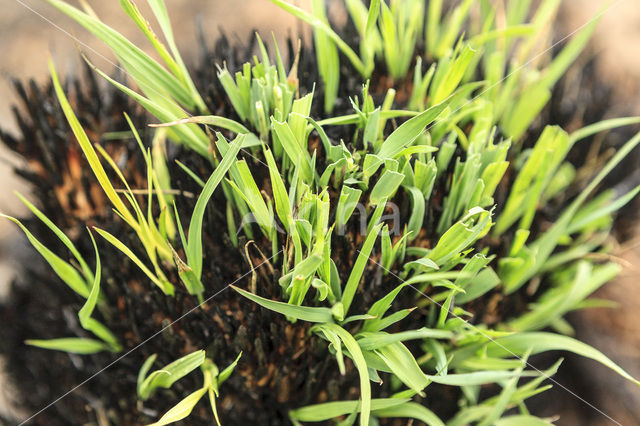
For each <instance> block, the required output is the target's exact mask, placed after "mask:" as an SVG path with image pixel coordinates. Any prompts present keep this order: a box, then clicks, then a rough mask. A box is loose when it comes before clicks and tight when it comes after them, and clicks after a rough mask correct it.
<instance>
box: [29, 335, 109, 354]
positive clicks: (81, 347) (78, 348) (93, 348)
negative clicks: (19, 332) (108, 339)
mask: <svg viewBox="0 0 640 426" xmlns="http://www.w3.org/2000/svg"><path fill="white" fill-rule="evenodd" d="M25 343H26V344H27V345H29V346H35V347H38V348H42V349H50V350H54V351H62V352H69V353H72V354H78V355H91V354H96V353H98V352H103V351H108V350H109V346H108V345H107V344H106V343H103V342H101V341H99V340H94V339H84V338H80V337H63V338H61V339H50V340H37V339H30V340H26V341H25Z"/></svg>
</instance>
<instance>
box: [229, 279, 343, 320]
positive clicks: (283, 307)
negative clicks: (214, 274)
mask: <svg viewBox="0 0 640 426" xmlns="http://www.w3.org/2000/svg"><path fill="white" fill-rule="evenodd" d="M231 288H232V289H234V290H235V291H237V292H238V293H240V294H241V295H242V296H244V297H246V298H247V299H249V300H251V301H252V302H255V303H257V304H258V305H260V306H262V307H264V308H267V309H269V310H271V311H274V312H278V313H279V314H282V315H286V316H287V317H290V318H295V319H299V320H302V321H309V322H319V323H326V322H330V321H333V315H332V314H331V309H329V308H324V307H309V306H297V305H290V304H288V303H283V302H277V301H275V300H269V299H265V298H264V297H260V296H257V295H255V294H253V293H250V292H248V291H245V290H243V289H241V288H238V287H236V286H233V285H232V286H231Z"/></svg>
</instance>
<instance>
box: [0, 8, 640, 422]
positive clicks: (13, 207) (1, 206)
mask: <svg viewBox="0 0 640 426" xmlns="http://www.w3.org/2000/svg"><path fill="white" fill-rule="evenodd" d="M86 1H87V3H88V4H89V5H90V6H91V7H92V8H93V9H94V10H95V12H96V13H97V14H98V16H100V17H101V19H103V20H104V21H105V22H107V23H108V24H109V25H111V26H113V27H114V28H116V29H117V30H118V31H120V32H121V33H122V34H124V35H125V36H126V37H127V38H129V39H130V40H131V41H133V42H134V43H135V44H136V45H139V46H147V40H146V39H145V38H144V36H143V35H142V33H140V31H139V30H138V28H137V27H135V26H133V25H131V24H130V22H129V21H128V19H126V16H125V15H124V13H123V12H122V11H121V9H120V6H119V4H118V2H117V1H116V0H110V1H105V0H101V1H96V0H86ZM327 1H332V2H341V1H340V0H327ZM507 1H509V0H507ZM511 1H518V0H511ZM294 2H295V3H297V4H298V5H300V6H301V7H307V6H308V3H309V1H308V0H297V1H294ZM138 3H140V4H139V5H138V6H139V7H140V8H141V9H142V12H143V15H146V16H149V15H151V14H150V13H147V10H146V9H145V7H144V6H146V4H144V3H146V2H142V1H140V2H138ZM166 3H167V6H168V9H169V12H170V16H171V18H172V22H173V25H174V31H175V35H176V39H177V42H178V45H179V47H180V49H181V52H182V53H183V57H184V58H185V61H186V62H187V64H189V62H193V61H194V60H195V58H196V57H197V45H196V29H195V28H196V22H198V23H199V25H201V26H202V28H203V30H204V33H205V35H206V39H207V41H208V42H209V43H213V41H214V40H215V38H216V37H217V36H218V35H219V34H220V33H221V30H222V31H224V33H226V34H227V35H228V36H229V37H230V38H232V39H233V38H238V39H240V40H243V41H246V40H247V39H248V38H249V37H250V36H251V34H252V30H257V31H259V32H260V33H261V34H262V35H265V36H266V35H268V34H270V32H271V31H274V32H275V33H276V34H277V35H278V37H279V38H284V37H285V36H286V35H288V34H296V33H298V32H300V31H308V29H307V28H304V27H302V26H301V25H300V24H299V23H298V22H297V21H296V20H295V19H293V18H292V17H291V16H290V15H288V14H286V13H285V12H283V11H281V10H280V9H279V8H277V7H276V6H275V5H273V4H272V3H271V2H269V1H268V0H168V1H167V2H166ZM602 3H603V2H601V1H596V0H564V1H563V6H562V9H561V13H560V16H559V19H558V22H557V24H556V25H557V28H556V29H555V32H556V35H557V37H558V38H560V37H563V36H564V35H566V34H569V33H571V32H572V31H574V30H575V29H577V28H579V27H580V26H582V25H583V24H584V23H586V22H587V21H589V19H590V18H591V17H593V16H594V15H595V14H597V12H598V10H599V8H600V7H601V4H602ZM0 11H1V12H0V52H1V53H0V127H2V128H3V129H5V130H16V128H17V126H16V123H15V121H14V118H13V114H12V111H11V110H12V105H14V104H15V103H17V96H16V94H15V93H14V92H13V90H12V85H11V78H14V77H18V78H20V79H22V80H23V81H24V80H27V79H29V78H34V79H35V80H36V81H37V82H40V83H44V82H46V81H47V79H48V70H47V52H48V51H49V52H51V54H52V55H53V57H54V59H55V60H56V63H57V66H58V69H59V71H60V72H62V73H74V72H75V73H79V72H81V68H80V67H79V65H80V60H79V55H78V47H77V46H76V42H75V41H74V39H73V37H76V38H77V39H79V40H81V42H82V43H83V44H85V45H84V46H80V47H81V48H82V50H84V51H86V52H87V53H89V56H91V58H92V60H93V61H94V63H95V64H96V65H98V66H99V67H100V68H102V69H104V70H110V69H113V68H114V65H113V63H114V62H115V60H114V58H113V55H112V54H111V53H110V52H109V51H108V49H106V48H105V47H104V46H103V44H102V43H101V42H100V41H99V40H98V39H96V38H95V37H93V36H92V35H91V34H89V33H88V32H87V31H85V30H84V29H83V28H81V27H80V26H78V25H76V24H74V23H73V22H72V21H71V20H70V19H68V18H66V17H65V16H63V15H62V14H61V13H60V12H58V11H56V10H54V8H53V7H51V6H49V5H48V4H46V3H45V2H44V1H43V0H0ZM72 36H73V37H72ZM147 51H149V50H148V49H147ZM588 54H590V55H597V61H596V64H597V66H596V67H597V72H598V75H599V78H600V79H601V80H603V81H604V82H606V84H608V85H610V86H611V87H612V89H613V90H614V97H613V102H612V103H611V105H609V106H608V107H609V108H610V110H611V114H610V115H611V116H616V115H621V114H626V115H628V114H640V96H638V95H639V94H640V0H619V1H617V2H615V3H614V6H613V7H612V8H611V9H610V10H608V11H607V12H606V14H605V15H604V16H603V17H602V20H601V22H600V24H599V27H598V30H597V32H596V34H595V37H594V39H593V40H592V42H591V47H590V49H589V52H588ZM19 161H20V159H19V158H16V157H15V156H13V155H11V154H10V153H9V152H8V151H7V150H6V149H5V148H4V147H3V146H1V145H0V211H1V212H3V213H7V214H12V215H18V216H19V215H21V214H23V213H24V208H23V206H22V205H21V203H19V202H18V200H17V198H16V197H15V196H14V195H13V191H14V190H18V191H20V192H22V193H24V194H28V193H29V188H27V187H25V185H24V184H23V183H22V182H20V180H19V179H17V178H16V177H15V176H14V175H13V173H12V170H11V169H12V165H13V164H17V163H18V162H19ZM625 238H626V239H627V240H628V241H629V243H627V244H625V245H624V246H622V247H620V248H619V250H618V251H617V253H616V255H617V256H619V257H621V258H622V259H624V261H625V262H627V263H625V266H626V267H625V271H624V272H623V274H622V276H621V277H620V278H619V279H618V280H617V281H616V282H615V283H612V284H609V285H608V286H606V287H605V288H604V289H603V290H601V291H600V292H599V294H598V297H605V298H610V299H613V300H615V301H617V302H618V303H619V304H620V306H619V308H618V309H615V310H600V309H597V310H591V311H588V312H584V313H580V314H578V315H577V316H574V317H573V319H574V320H575V321H578V322H580V323H581V324H585V326H583V327H581V328H580V329H579V331H578V332H579V336H578V337H579V338H581V339H582V340H585V341H586V342H587V343H590V344H592V345H594V346H596V347H597V348H599V349H601V350H602V351H604V352H605V353H607V354H608V355H610V356H611V357H612V358H614V361H616V362H618V363H619V364H620V365H621V366H622V367H623V368H626V369H627V370H628V371H629V372H630V373H631V374H632V375H634V376H635V377H639V376H640V244H636V243H637V242H638V241H640V227H637V228H636V230H635V231H633V232H632V231H630V235H627V236H626V237H625ZM23 244H24V242H23V241H22V235H21V234H18V233H17V232H15V227H14V225H13V224H12V223H10V222H9V221H4V220H3V221H0V298H1V297H3V294H5V293H6V291H7V290H8V284H9V282H10V281H11V279H12V276H13V268H12V264H11V263H12V260H11V259H12V256H11V253H12V252H13V251H14V250H16V249H17V248H19V247H20V246H21V245H23ZM611 330H617V331H616V333H615V334H612V333H611ZM621 342H622V344H621ZM585 368H588V369H589V371H592V372H593V375H594V383H598V384H600V385H601V386H602V385H603V384H604V387H605V389H603V390H604V392H599V394H602V395H600V396H598V399H599V400H598V401H593V403H594V404H595V405H596V406H598V407H599V408H601V409H602V410H604V411H605V412H610V413H613V414H616V413H622V412H629V411H630V412H632V413H633V412H636V413H637V411H638V410H640V408H638V407H640V392H639V391H638V389H637V388H634V387H633V385H630V384H628V383H627V382H625V381H624V380H623V379H619V378H618V377H617V376H616V375H615V374H612V373H611V372H610V371H609V370H607V369H605V368H598V367H597V366H594V364H593V363H589V362H586V361H585ZM1 369H2V360H1V359H0V370H1ZM0 375H1V373H0ZM564 384H565V385H567V384H566V383H564ZM568 385H569V386H568V387H569V388H570V387H571V386H570V383H569V384H568ZM2 387H3V384H2V380H1V378H0V388H2ZM3 394H5V392H0V411H4V410H8V409H9V408H8V405H9V404H8V401H2V395H3ZM630 404H631V405H630ZM581 407H582V408H584V409H585V410H586V409H588V408H587V407H586V406H581ZM593 414H594V417H595V416H597V414H596V413H595V412H594V413H593ZM563 416H564V418H563V421H562V422H561V424H576V423H572V422H571V413H570V411H569V412H568V413H565V414H563ZM614 417H615V416H614ZM605 420H606V419H605V418H604V417H602V418H601V419H597V418H594V422H593V423H592V424H607V423H606V422H605Z"/></svg>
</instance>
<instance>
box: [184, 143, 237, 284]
mask: <svg viewBox="0 0 640 426" xmlns="http://www.w3.org/2000/svg"><path fill="white" fill-rule="evenodd" d="M244 138H245V135H238V136H237V137H236V138H235V139H234V141H233V142H232V143H231V145H230V146H229V149H228V150H227V152H226V153H225V154H224V158H223V159H222V161H221V162H220V164H219V165H218V167H216V169H215V170H214V171H213V173H212V174H211V176H210V177H209V179H207V183H206V184H205V185H204V188H203V189H202V192H201V193H200V196H199V197H198V201H196V206H195V207H194V209H193V215H192V216H191V221H190V222H189V233H188V238H187V247H186V249H185V251H186V254H187V263H188V265H189V266H190V267H191V269H193V272H194V274H195V275H196V277H197V278H198V279H201V278H202V256H203V253H202V222H203V221H204V212H205V208H206V207H207V204H208V203H209V200H210V199H211V196H212V195H213V192H214V191H215V189H216V188H217V187H218V184H220V181H222V178H223V177H224V175H225V174H226V173H227V171H228V170H229V168H230V167H231V166H232V165H233V163H234V162H235V161H236V155H238V152H239V151H240V146H241V145H242V143H243V142H244Z"/></svg>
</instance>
